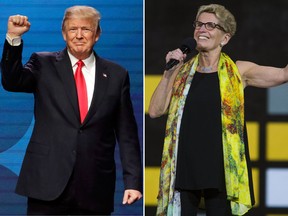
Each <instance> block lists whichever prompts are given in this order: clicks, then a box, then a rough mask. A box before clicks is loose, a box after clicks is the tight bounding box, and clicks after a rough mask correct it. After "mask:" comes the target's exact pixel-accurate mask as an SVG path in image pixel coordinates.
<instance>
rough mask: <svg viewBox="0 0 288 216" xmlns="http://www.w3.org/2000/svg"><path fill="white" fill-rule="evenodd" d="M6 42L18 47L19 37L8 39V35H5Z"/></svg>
mask: <svg viewBox="0 0 288 216" xmlns="http://www.w3.org/2000/svg"><path fill="white" fill-rule="evenodd" d="M6 40H7V41H8V43H9V44H10V45H11V46H19V45H20V44H21V37H20V36H19V37H14V38H11V37H9V35H8V34H6Z"/></svg>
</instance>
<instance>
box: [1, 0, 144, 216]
mask: <svg viewBox="0 0 288 216" xmlns="http://www.w3.org/2000/svg"><path fill="white" fill-rule="evenodd" d="M73 5H89V6H93V7H95V8H97V9H98V10H99V11H100V13H101V15H102V19H101V27H102V35H101V37H100V40H99V41H98V43H97V44H96V46H95V50H96V52H97V53H98V54H99V55H100V56H102V57H104V58H107V59H110V60H112V61H115V62H117V63H119V64H121V65H122V66H124V67H125V68H127V69H128V71H129V73H130V79H131V95H132V100H133V105H134V111H135V116H136V119H137V123H138V129H139V137H140V141H141V149H142V137H143V133H142V128H143V127H142V123H143V114H142V113H143V90H142V89H143V73H142V69H143V62H142V59H143V3H142V0H86V1H80V0H70V1H64V0H49V1H48V0H26V1H22V0H13V1H9V0H1V2H0V8H1V14H0V26H1V28H0V50H2V48H3V43H4V40H5V34H6V26H7V19H8V17H9V16H10V15H15V14H24V15H26V16H28V17H29V20H30V22H31V29H30V31H29V32H28V33H26V34H25V35H24V37H23V40H24V43H25V45H24V53H23V63H25V62H26V61H27V60H28V58H29V57H30V55H31V54H32V53H33V52H37V51H57V50H61V49H63V48H64V46H65V43H64V41H63V39H62V35H61V22H62V17H63V14H64V11H65V9H66V8H67V7H70V6H73ZM1 41H2V42H1ZM32 127H33V96H32V95H29V94H23V93H9V92H6V91H4V90H3V88H2V86H0V214H1V215H9V214H10V215H15V214H17V215H19V214H24V213H25V211H26V199H25V198H24V197H21V196H18V195H16V194H15V193H14V188H15V184H16V181H17V177H18V174H19V171H20V168H21V163H22V160H23V156H24V152H25V149H26V146H27V142H28V140H29V138H30V135H31V130H32ZM115 154H116V158H117V160H116V161H117V167H118V169H117V170H118V171H117V185H116V195H115V212H114V215H142V206H143V201H142V200H141V201H140V202H138V203H136V204H134V205H133V206H129V207H127V206H123V205H122V204H121V203H122V196H123V182H122V172H121V164H120V161H119V157H118V149H116V152H115Z"/></svg>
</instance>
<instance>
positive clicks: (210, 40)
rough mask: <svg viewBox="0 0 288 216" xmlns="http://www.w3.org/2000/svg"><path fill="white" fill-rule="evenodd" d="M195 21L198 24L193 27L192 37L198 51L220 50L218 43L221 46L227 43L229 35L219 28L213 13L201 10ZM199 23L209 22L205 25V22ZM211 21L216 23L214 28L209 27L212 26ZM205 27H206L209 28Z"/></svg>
mask: <svg viewBox="0 0 288 216" xmlns="http://www.w3.org/2000/svg"><path fill="white" fill-rule="evenodd" d="M196 21H197V22H198V25H196V27H195V31H194V39H195V41H196V42H197V50H198V51H199V52H201V51H205V52H209V51H213V50H217V49H219V52H220V51H221V46H220V44H222V46H223V45H225V44H227V43H228V41H229V39H230V35H229V34H228V33H225V32H224V31H223V30H222V29H221V25H220V24H219V20H218V19H217V17H216V16H215V15H214V14H213V13H206V12H203V13H201V14H200V15H199V17H198V20H196ZM201 23H210V25H209V24H207V26H205V24H202V25H201ZM211 23H212V24H211ZM213 23H214V24H216V25H217V26H216V27H215V26H214V27H215V28H214V29H213V28H211V26H212V27H213V25H214V24H213ZM208 25H209V26H208ZM206 27H208V29H209V30H208V29H207V28H206Z"/></svg>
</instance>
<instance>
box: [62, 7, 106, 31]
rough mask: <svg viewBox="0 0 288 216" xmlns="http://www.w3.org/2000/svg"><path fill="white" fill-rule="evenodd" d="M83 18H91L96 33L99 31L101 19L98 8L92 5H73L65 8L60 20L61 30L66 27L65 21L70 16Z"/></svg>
mask: <svg viewBox="0 0 288 216" xmlns="http://www.w3.org/2000/svg"><path fill="white" fill-rule="evenodd" d="M74 17H77V18H83V19H91V20H92V21H93V27H96V25H97V24H98V27H97V34H100V33H101V28H100V19H101V14H100V12H99V11H98V10H96V9H95V8H93V7H89V6H73V7H69V8H67V9H66V11H65V13H64V17H63V21H62V31H64V30H65V27H66V21H67V20H68V19H71V18H74Z"/></svg>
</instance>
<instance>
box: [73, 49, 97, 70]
mask: <svg viewBox="0 0 288 216" xmlns="http://www.w3.org/2000/svg"><path fill="white" fill-rule="evenodd" d="M67 51H68V56H69V58H70V61H71V64H72V67H74V66H75V65H76V63H77V62H78V61H79V59H77V58H75V56H73V55H72V54H71V53H70V52H69V50H67ZM82 61H83V62H84V65H85V66H86V67H88V66H90V65H91V64H93V62H94V61H95V55H94V53H93V52H92V53H91V55H90V56H89V57H88V58H86V59H83V60H82Z"/></svg>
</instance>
